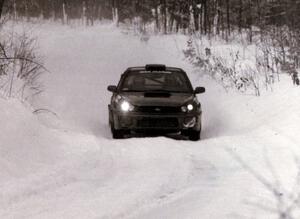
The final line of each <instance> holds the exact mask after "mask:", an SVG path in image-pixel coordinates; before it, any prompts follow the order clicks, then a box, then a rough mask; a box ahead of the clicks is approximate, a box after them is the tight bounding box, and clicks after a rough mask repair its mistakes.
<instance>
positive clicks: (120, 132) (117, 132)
mask: <svg viewBox="0 0 300 219" xmlns="http://www.w3.org/2000/svg"><path fill="white" fill-rule="evenodd" d="M110 129H111V134H112V138H113V139H123V138H124V134H125V132H124V131H123V130H118V129H115V127H114V124H113V123H112V122H110Z"/></svg>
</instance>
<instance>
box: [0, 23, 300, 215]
mask: <svg viewBox="0 0 300 219" xmlns="http://www.w3.org/2000/svg"><path fill="white" fill-rule="evenodd" d="M31 28H32V32H33V34H34V35H35V36H37V37H38V39H39V43H40V49H41V51H42V53H43V55H44V57H45V62H46V67H47V69H49V70H50V71H51V74H47V75H45V76H44V78H43V81H44V85H45V92H44V93H43V94H42V95H41V96H40V97H39V98H38V99H36V100H35V102H34V104H33V107H34V109H44V108H46V109H47V110H48V111H45V112H42V113H38V114H32V112H33V111H34V109H32V108H31V107H27V106H25V105H24V104H21V103H20V102H19V101H17V100H3V99H0V108H1V114H0V122H1V124H2V126H1V132H0V188H1V190H0V218H79V219H82V218H278V212H279V211H281V210H282V209H284V208H285V207H288V205H289V204H290V203H291V201H292V199H293V198H292V197H291V196H289V195H290V193H295V195H296V192H297V191H298V190H297V189H298V187H299V186H300V184H299V182H298V181H297V174H298V172H299V168H298V166H297V165H298V163H297V162H298V161H297V157H298V154H299V142H300V135H299V130H300V102H299V97H300V89H299V88H298V87H292V86H291V81H290V78H288V77H286V76H282V77H281V82H280V83H278V84H277V85H276V86H275V87H274V91H273V92H268V93H263V95H262V96H261V97H259V98H257V97H253V96H242V95H238V94H235V93H233V92H229V93H225V92H224V90H223V89H222V88H220V87H219V86H218V85H216V84H215V83H214V82H212V81H210V80H208V79H204V78H199V77H198V74H197V72H193V71H192V69H191V67H190V66H189V65H188V64H187V63H186V62H185V61H184V60H183V59H182V55H181V50H182V49H183V48H181V46H184V45H185V40H186V39H185V37H184V36H175V35H170V36H154V37H152V38H151V39H150V40H149V42H148V43H144V42H141V41H140V40H139V38H138V37H136V36H133V35H131V34H127V35H125V34H124V33H121V31H120V30H117V29H115V28H114V27H112V26H111V25H97V26H95V27H89V28H80V27H78V28H70V27H63V26H55V25H52V24H47V25H41V26H39V27H37V26H34V27H31ZM148 63H164V64H166V65H170V66H177V67H182V68H184V69H186V70H187V71H188V72H189V75H190V78H191V79H192V82H193V84H194V85H195V86H196V85H199V86H200V85H203V86H206V89H207V93H206V94H204V95H201V96H199V99H200V100H201V102H202V106H203V111H204V115H203V120H204V121H203V122H204V127H203V134H202V136H203V140H201V141H199V142H190V141H182V140H181V141H180V140H179V141H178V140H174V139H172V138H165V137H158V138H129V139H125V140H112V139H111V136H110V132H109V128H108V125H107V120H108V118H107V103H108V101H109V98H110V94H109V93H108V92H107V91H106V87H107V85H110V84H116V83H117V82H118V79H119V77H120V74H121V73H122V72H123V71H124V70H125V69H126V68H127V67H128V66H138V65H145V64H148ZM255 174H256V178H255ZM260 176H261V177H263V180H266V181H267V182H268V183H269V184H270V186H271V187H274V188H276V189H277V190H278V191H279V192H280V197H281V199H280V200H282V205H280V206H279V208H277V206H278V205H277V201H278V199H276V198H275V196H274V195H273V194H272V193H271V192H270V191H269V190H268V186H267V187H266V186H264V185H263V184H262V182H260V181H259V180H258V179H257V178H259V179H261V178H260ZM263 180H261V181H263ZM277 198H278V197H277ZM281 208H282V209H281ZM291 215H293V216H295V218H296V217H299V216H300V215H299V212H297V209H296V210H295V211H294V210H293V211H291Z"/></svg>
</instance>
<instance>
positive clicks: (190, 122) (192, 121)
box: [183, 117, 196, 128]
mask: <svg viewBox="0 0 300 219" xmlns="http://www.w3.org/2000/svg"><path fill="white" fill-rule="evenodd" d="M195 125H196V118H195V117H188V118H185V119H184V122H183V126H184V127H185V128H192V127H194V126H195Z"/></svg>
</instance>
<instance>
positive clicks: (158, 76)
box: [120, 72, 192, 93]
mask: <svg viewBox="0 0 300 219" xmlns="http://www.w3.org/2000/svg"><path fill="white" fill-rule="evenodd" d="M120 88H121V91H123V92H131V91H132V92H145V91H146V92H147V91H159V92H178V93H190V92H191V90H192V88H191V85H190V82H189V80H188V78H187V76H186V75H185V73H184V72H131V73H129V74H128V75H127V76H126V77H125V78H124V80H123V82H122V84H121V87H120Z"/></svg>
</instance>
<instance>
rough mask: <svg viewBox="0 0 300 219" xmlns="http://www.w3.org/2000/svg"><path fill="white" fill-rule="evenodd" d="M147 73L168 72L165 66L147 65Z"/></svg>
mask: <svg viewBox="0 0 300 219" xmlns="http://www.w3.org/2000/svg"><path fill="white" fill-rule="evenodd" d="M145 68H146V71H166V66H165V65H158V64H151V65H146V67H145Z"/></svg>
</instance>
